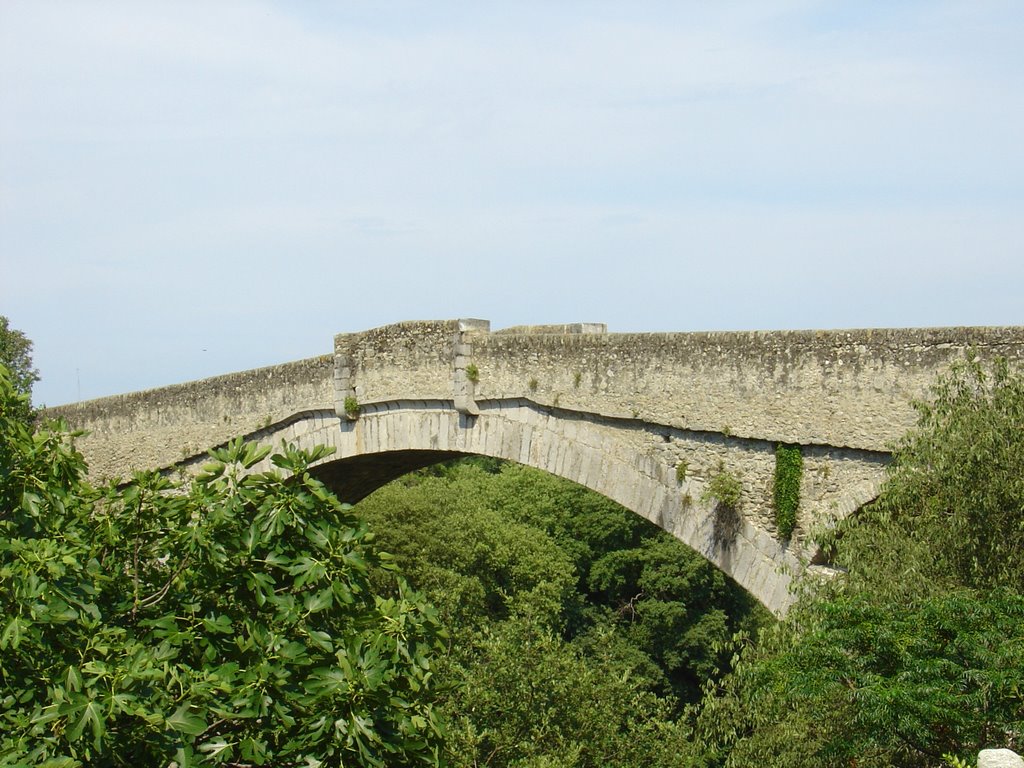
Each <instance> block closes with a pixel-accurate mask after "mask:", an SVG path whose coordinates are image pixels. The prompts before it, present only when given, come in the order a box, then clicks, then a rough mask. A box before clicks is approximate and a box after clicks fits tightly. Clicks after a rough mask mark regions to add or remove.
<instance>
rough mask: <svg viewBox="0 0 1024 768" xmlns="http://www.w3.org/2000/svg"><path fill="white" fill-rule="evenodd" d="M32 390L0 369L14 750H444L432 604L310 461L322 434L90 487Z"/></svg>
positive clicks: (5, 676)
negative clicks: (34, 423) (33, 422)
mask: <svg viewBox="0 0 1024 768" xmlns="http://www.w3.org/2000/svg"><path fill="white" fill-rule="evenodd" d="M24 402H25V396H24V395H19V394H18V393H17V392H16V391H15V386H14V383H13V382H12V379H11V376H10V374H9V373H8V372H7V370H6V369H5V368H2V367H0V432H2V443H0V580H2V584H0V765H11V766H13V765H19V766H20V765H47V766H77V765H85V764H93V763H103V764H106V765H169V764H171V763H172V761H173V762H174V763H176V764H177V765H178V766H179V767H181V768H184V766H189V765H225V766H241V765H271V764H272V765H324V766H329V765H335V766H337V765H342V764H344V765H353V764H355V765H372V766H384V765H387V766H406V765H436V764H437V763H438V761H439V749H440V746H439V745H440V743H441V732H440V728H439V724H438V721H437V718H436V715H435V712H434V708H433V704H432V698H433V696H434V694H435V690H436V682H435V678H434V673H433V670H432V663H431V659H432V656H433V655H434V653H435V652H436V651H437V650H438V649H439V647H440V640H441V639H442V636H441V634H440V628H439V626H438V623H437V619H436V616H435V613H434V611H433V609H432V608H431V607H430V606H429V605H427V604H426V603H425V602H424V601H423V599H422V598H421V597H420V596H419V595H418V594H416V593H415V592H413V591H411V590H409V589H408V588H407V587H406V586H405V584H404V582H403V580H402V579H401V578H400V577H399V576H398V575H397V573H395V572H394V570H393V568H392V566H390V564H389V561H388V559H387V556H386V555H384V554H383V553H380V552H379V551H377V550H376V549H375V548H374V546H373V544H372V535H371V534H370V533H369V532H368V531H367V528H366V526H365V524H364V523H362V522H361V521H360V520H359V519H358V518H357V517H356V516H355V515H354V514H353V512H352V511H351V509H349V508H348V507H347V506H346V505H343V504H341V503H340V502H339V501H338V500H337V498H335V497H334V496H333V495H332V494H331V493H330V492H329V491H328V490H327V489H326V488H325V487H324V486H323V485H322V484H321V483H320V482H318V481H317V480H315V479H314V478H312V477H311V476H310V474H309V472H308V471H307V467H308V465H309V464H310V462H312V461H315V460H316V459H318V458H322V457H323V456H324V455H326V453H327V449H322V448H321V449H316V450H314V451H313V452H311V453H303V452H299V451H296V450H293V449H290V448H285V449H283V450H282V451H281V452H279V453H276V454H275V455H273V456H272V457H271V458H272V461H273V463H274V464H275V465H276V467H277V468H278V469H276V470H274V471H269V472H260V473H253V472H251V468H252V467H253V466H254V465H255V463H256V462H257V461H259V460H261V459H262V458H263V457H265V456H266V454H267V453H268V452H267V451H266V450H261V449H257V448H256V447H254V446H253V445H250V444H245V443H242V442H241V441H237V442H233V443H231V444H230V445H229V446H227V447H225V448H223V449H219V450H216V451H214V452H212V460H211V461H210V463H208V464H207V465H206V466H205V467H203V469H202V473H201V474H200V475H199V476H198V477H197V478H195V479H194V480H192V481H190V482H181V483H178V482H173V481H171V480H169V479H167V478H165V477H162V476H160V475H158V474H152V473H150V474H140V475H136V476H134V477H133V478H132V479H131V480H130V481H129V482H128V483H126V484H124V485H120V486H119V485H109V486H105V487H102V488H94V487H92V486H91V485H90V484H89V483H88V482H86V480H85V479H84V473H85V465H84V463H83V461H82V458H81V456H80V455H79V454H77V453H76V452H75V450H74V448H73V445H72V441H71V437H70V436H69V435H68V433H67V432H66V431H64V430H63V428H62V427H61V426H60V425H51V426H48V427H45V428H43V429H41V430H40V431H38V432H35V433H33V432H32V431H31V430H30V429H29V427H28V426H27V425H26V424H25V423H24V422H22V421H20V420H19V418H18V415H17V414H18V413H19V408H20V407H21V404H23V403H24ZM371 567H373V568H375V569H376V570H377V571H378V572H381V571H382V570H383V571H386V572H389V573H390V574H391V576H392V578H393V590H391V594H390V595H389V596H388V597H382V596H379V595H375V594H374V593H373V591H372V589H371V585H370V581H369V578H368V571H369V569H370V568H371ZM388 569H390V570H388Z"/></svg>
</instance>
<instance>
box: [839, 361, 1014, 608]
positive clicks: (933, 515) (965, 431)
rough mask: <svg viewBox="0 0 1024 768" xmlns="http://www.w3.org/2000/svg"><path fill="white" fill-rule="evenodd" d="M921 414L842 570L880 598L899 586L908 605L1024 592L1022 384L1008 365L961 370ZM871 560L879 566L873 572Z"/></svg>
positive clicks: (858, 525)
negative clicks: (941, 594) (960, 591)
mask: <svg viewBox="0 0 1024 768" xmlns="http://www.w3.org/2000/svg"><path fill="white" fill-rule="evenodd" d="M918 411H919V416H920V419H919V424H918V427H917V428H916V429H915V430H913V431H912V432H911V433H910V434H908V435H907V437H906V438H905V439H904V440H903V441H902V442H901V443H900V445H899V446H898V450H897V452H896V457H895V462H894V464H893V467H892V472H891V473H890V477H889V479H888V481H887V483H886V487H885V492H884V494H883V495H882V497H881V498H880V499H879V501H878V503H877V504H875V505H874V506H873V507H872V508H871V509H870V510H868V514H866V515H864V516H862V517H861V518H859V519H858V520H855V521H852V522H851V524H850V525H848V526H847V527H846V529H845V530H844V532H843V538H844V539H846V540H847V543H845V545H844V549H843V553H845V554H844V555H841V557H843V560H842V564H843V565H844V566H846V567H848V568H851V569H852V570H853V571H855V572H856V574H857V577H858V578H859V579H864V580H866V581H870V582H871V583H872V585H873V588H875V589H877V590H882V591H888V590H889V589H891V588H890V587H887V586H886V584H887V583H889V582H898V583H899V585H900V592H901V593H903V594H905V595H910V594H915V593H916V594H931V593H935V592H936V591H941V590H945V589H948V588H955V587H957V586H965V587H971V588H977V589H989V588H992V587H994V586H998V585H1005V586H1011V587H1013V588H1014V589H1016V590H1017V591H1018V592H1024V558H1021V556H1020V553H1021V552H1022V551H1024V430H1022V429H1021V425H1022V424H1024V375H1022V374H1021V373H1020V372H1013V371H1011V370H1010V368H1009V367H1008V365H1007V364H1006V362H1005V361H1000V362H997V363H996V364H995V365H993V366H991V368H990V369H985V368H983V367H982V366H980V365H979V364H977V363H963V364H961V365H959V366H957V367H955V368H954V369H953V371H952V372H951V373H950V375H949V376H947V377H945V378H943V379H942V381H941V382H940V383H939V384H938V386H937V387H936V389H935V398H934V401H933V402H931V403H921V404H918ZM877 527H881V528H884V529H885V530H886V536H885V537H884V538H881V539H880V538H879V537H878V536H876V535H874V530H875V529H876V528H877ZM869 550H872V551H874V552H876V553H877V554H876V555H874V560H875V561H876V562H875V563H874V567H873V568H870V569H865V568H862V567H861V566H860V564H859V563H860V562H863V561H864V559H863V555H864V554H865V553H867V552H868V551H869Z"/></svg>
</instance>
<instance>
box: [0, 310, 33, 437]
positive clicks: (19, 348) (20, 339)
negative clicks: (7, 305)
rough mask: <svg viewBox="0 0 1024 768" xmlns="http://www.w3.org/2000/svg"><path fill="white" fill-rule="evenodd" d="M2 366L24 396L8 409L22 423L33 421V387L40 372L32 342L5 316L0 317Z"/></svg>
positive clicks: (16, 388)
mask: <svg viewBox="0 0 1024 768" xmlns="http://www.w3.org/2000/svg"><path fill="white" fill-rule="evenodd" d="M0 365H2V366H4V367H6V368H7V375H8V377H9V380H10V384H11V386H12V387H13V389H14V391H15V392H16V393H17V394H19V395H23V396H24V397H23V398H22V399H19V400H17V401H16V402H15V401H12V402H9V403H8V405H7V407H8V408H13V409H14V410H13V413H14V415H16V416H17V417H18V418H20V419H21V420H22V421H25V422H29V421H31V420H32V418H33V415H32V414H33V411H32V406H31V398H32V385H33V384H35V382H37V381H39V372H38V371H37V370H36V369H35V368H34V367H33V366H32V342H31V341H30V340H29V339H28V337H27V336H25V334H24V333H22V332H21V331H18V330H15V329H14V328H11V326H10V322H9V321H8V319H7V318H6V317H4V316H3V315H0Z"/></svg>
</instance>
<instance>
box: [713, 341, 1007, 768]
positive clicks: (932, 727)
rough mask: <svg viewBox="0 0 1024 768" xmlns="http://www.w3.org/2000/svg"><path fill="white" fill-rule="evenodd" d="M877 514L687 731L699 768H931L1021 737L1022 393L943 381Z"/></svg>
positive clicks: (970, 374)
mask: <svg viewBox="0 0 1024 768" xmlns="http://www.w3.org/2000/svg"><path fill="white" fill-rule="evenodd" d="M918 408H919V412H920V420H919V423H918V426H917V428H916V429H914V430H913V431H911V432H910V433H909V434H908V435H907V437H906V438H905V439H904V440H903V441H901V443H900V444H899V446H898V447H897V450H896V454H895V460H894V462H893V464H892V465H891V467H890V471H889V475H888V478H887V481H886V484H885V486H884V488H883V491H882V494H881V496H880V498H879V499H878V501H877V502H876V503H875V504H873V505H871V506H870V507H869V508H868V509H866V510H865V511H864V512H863V514H861V515H860V516H858V517H856V518H854V519H851V520H849V521H846V522H845V523H844V524H842V525H841V526H840V527H839V531H838V535H837V536H836V539H835V541H834V547H835V560H836V562H837V564H839V565H842V566H844V568H845V569H846V570H847V573H848V575H847V576H846V577H843V578H838V579H836V580H834V581H832V582H830V583H826V584H824V585H820V586H819V587H818V588H816V589H815V588H809V589H808V590H807V592H806V594H805V595H804V596H803V598H802V599H801V601H800V602H799V603H798V604H797V605H796V606H795V607H794V609H792V611H791V613H790V615H789V616H788V618H787V621H786V622H785V623H784V624H782V625H780V626H779V627H778V628H777V629H775V630H773V631H771V632H769V633H767V634H766V635H765V636H763V637H762V638H761V639H760V643H759V644H758V645H757V646H752V645H748V646H746V647H745V648H743V649H742V650H741V651H740V652H739V654H738V659H737V662H736V664H735V668H734V672H733V673H732V674H731V675H730V676H728V677H727V678H726V679H725V680H724V681H723V682H722V683H721V684H719V685H715V686H710V687H709V689H708V691H707V695H706V696H705V699H704V700H703V702H702V703H701V708H700V711H699V715H698V718H697V737H698V739H699V740H700V741H701V742H702V744H703V763H700V764H702V765H714V766H720V765H724V766H745V765H753V764H758V765H765V766H787V768H788V767H790V766H795V767H797V768H799V766H808V768H809V767H810V766H818V765H835V766H852V765H857V766H859V767H860V768H871V767H874V766H877V767H878V768H882V767H883V766H899V767H903V768H918V767H920V768H925V767H928V768H931V767H932V766H935V765H939V764H940V761H941V759H942V757H943V756H944V755H947V754H948V755H952V756H955V757H959V758H961V759H966V758H972V757H973V755H975V754H977V752H978V749H979V748H980V747H984V746H1017V747H1019V744H1014V739H1019V738H1020V734H1021V733H1024V563H1022V560H1021V558H1020V552H1021V547H1022V546H1024V480H1022V477H1024V429H1022V425H1024V376H1022V375H1021V374H1020V373H1016V372H1014V371H1012V370H1011V369H1010V368H1009V366H1008V365H1007V364H1006V363H1005V362H1003V361H999V362H996V363H995V364H994V365H993V366H991V367H990V368H984V367H982V366H981V365H979V364H977V363H964V364H961V365H958V366H955V367H954V368H953V369H952V370H951V371H950V373H949V374H948V375H947V376H945V377H944V378H943V379H942V380H941V381H940V382H939V383H938V385H937V386H936V388H935V391H934V399H933V401H932V402H930V403H922V404H920V405H919V406H918Z"/></svg>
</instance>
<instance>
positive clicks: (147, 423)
mask: <svg viewBox="0 0 1024 768" xmlns="http://www.w3.org/2000/svg"><path fill="white" fill-rule="evenodd" d="M334 342H335V344H334V356H333V358H332V357H331V356H327V355H325V356H323V357H319V358H313V359H311V360H302V361H299V362H296V363H289V364H286V365H280V366H274V367H272V368H264V369H260V370H256V371H246V372H243V373H236V374H229V375H227V376H221V377H217V378H214V379H207V380H204V381H199V382H192V383H189V384H179V385H175V386H171V387H167V388H164V389H160V390H152V391H149V392H140V393H136V394H131V395H121V396H118V397H113V398H105V399H103V400H95V401H91V402H87V403H78V404H75V405H70V406H64V407H62V408H57V409H53V410H52V411H51V412H50V413H49V415H51V416H62V417H64V418H65V419H66V420H67V421H68V422H69V424H70V425H71V426H72V427H74V428H78V429H85V430H88V431H89V435H88V436H87V437H84V438H81V439H80V440H79V443H78V445H79V448H80V449H81V450H82V451H83V453H85V455H86V457H87V459H88V460H89V462H90V466H91V469H92V472H93V473H94V474H96V475H100V476H112V475H121V476H123V475H126V474H127V473H129V472H130V471H132V470H134V469H144V468H164V467H170V466H172V465H178V466H184V467H188V466H194V465H196V464H197V463H199V462H200V461H201V460H202V457H203V455H204V454H205V453H206V451H207V450H208V449H209V448H210V447H212V446H214V445H217V444H220V443H223V442H225V441H227V440H228V439H230V438H232V437H235V436H237V435H245V436H247V437H248V438H249V439H253V440H257V441H261V442H264V443H268V444H271V445H275V446H276V445H280V443H281V441H282V440H285V441H289V442H294V443H296V444H298V445H300V446H306V447H312V446H313V445H315V444H318V443H323V444H327V445H331V446H335V447H336V448H337V454H336V455H335V456H333V457H331V458H330V460H329V461H326V462H324V463H323V466H322V467H320V469H319V470H318V471H320V472H321V473H322V474H323V476H324V477H325V478H327V479H329V480H330V482H331V483H332V484H334V485H335V486H336V487H337V488H338V490H339V492H340V493H341V494H342V495H343V497H344V498H346V499H347V500H350V501H357V500H358V499H359V498H362V497H363V496H365V495H366V494H367V493H369V492H371V491H372V490H374V489H375V488H377V487H379V486H380V485H382V484H383V483H385V482H387V481H388V480H391V479H393V478H394V477H397V476H398V475H400V474H402V473H403V472H406V471H411V470H412V469H415V468H418V467H420V466H425V465H426V464H430V463H433V462H435V461H441V460H444V459H446V458H450V457H452V456H454V455H459V454H472V453H476V454H483V455H488V456H495V457H498V458H502V459H508V460H511V461H518V462H520V463H523V464H528V465H530V466H534V467H537V468H540V469H543V470H545V471H548V472H551V473H553V474H556V475H560V476H562V477H567V478H568V479H570V480H573V481H575V482H578V483H580V484H582V485H585V486H587V487H589V488H591V489H593V490H595V491H597V492H599V493H602V494H604V495H606V496H608V497H609V498H612V499H614V500H615V501H618V502H619V503H621V504H623V505H624V506H626V507H628V508H629V509H632V510H633V511H634V512H636V513H637V514H640V515H643V516H644V517H647V518H648V519H650V520H651V521H653V522H654V523H656V524H657V525H659V526H661V527H662V528H664V529H665V530H667V531H669V532H671V533H672V534H673V535H675V536H677V537H678V538H679V539H681V540H682V541H684V542H686V543H687V544H689V545H690V546H691V547H693V548H694V549H695V550H696V551H698V552H700V553H701V554H702V555H704V556H705V557H706V558H707V559H708V560H710V561H711V562H713V563H715V564H716V565H717V566H718V567H719V568H721V569H722V570H723V571H724V572H725V573H727V574H728V575H730V576H732V577H733V578H734V579H736V580H737V581H738V582H739V583H740V584H741V585H743V586H744V587H746V588H747V589H748V590H750V591H751V593H753V594H754V595H755V596H757V597H758V599H760V600H761V601H762V602H764V603H765V604H766V605H767V606H769V607H770V608H772V609H773V610H775V611H777V612H782V611H784V610H785V608H786V606H787V605H788V603H789V601H790V599H791V598H790V596H789V593H788V585H789V583H790V581H791V579H792V578H793V576H794V575H795V574H796V573H799V572H800V571H801V570H802V569H803V567H804V565H803V564H804V563H805V562H807V561H809V560H812V559H813V558H814V555H815V552H814V550H813V547H812V545H811V543H810V541H811V538H810V536H809V533H810V532H811V531H813V530H815V529H816V528H818V527H820V526H830V525H833V524H834V523H835V521H837V520H839V519H842V518H844V517H846V516H847V515H849V514H851V513H853V512H854V511H856V510H857V509H859V508H860V507H861V506H863V504H864V503H866V502H868V501H870V500H871V499H872V498H874V497H875V496H876V495H877V493H878V490H879V487H880V484H881V481H882V478H883V474H884V468H885V464H886V462H887V461H888V452H887V451H888V448H889V446H890V445H891V443H892V442H893V441H895V440H896V439H897V438H898V437H899V436H900V435H901V434H902V433H903V432H904V431H905V430H906V428H907V427H908V426H910V425H911V424H912V423H913V421H914V418H915V413H914V411H913V408H912V407H911V404H910V401H911V400H912V399H915V398H923V397H925V396H926V395H927V393H928V387H929V386H930V385H931V384H932V383H933V382H934V381H935V379H936V377H937V376H938V375H939V374H940V373H942V372H943V371H945V370H947V368H948V366H949V365H950V363H952V362H953V361H955V360H958V359H962V358H964V357H965V356H967V355H971V356H978V357H981V358H991V357H993V356H995V355H1001V356H1004V357H1007V358H1009V359H1011V360H1012V361H1015V362H1016V363H1021V362H1022V361H1024V328H945V329H910V330H873V331H800V332H795V331H785V332H754V333H693V334H682V333H658V334H609V333H606V332H605V328H604V326H602V325H600V324H576V325H565V326H532V327H520V328H516V329H510V330H509V331H504V332H496V333H491V332H490V324H489V323H488V322H487V321H486V320H450V321H429V322H410V323H398V324H395V325H390V326H385V327H383V328H377V329H374V330H372V331H366V332H363V333H348V334H339V335H338V336H336V337H335V340H334ZM470 365H472V366H473V369H475V370H473V369H470V368H469V366H470ZM470 370H473V375H472V379H473V380H471V377H470V373H469V371H470ZM347 397H354V398H356V400H357V401H358V403H359V406H360V413H359V414H358V415H357V416H353V415H351V414H346V413H345V411H344V400H345V398H347ZM778 442H787V443H793V444H797V445H800V446H801V449H802V451H803V454H804V473H803V478H802V484H801V491H800V510H799V515H798V525H797V529H796V531H795V533H794V535H793V537H792V539H791V540H789V541H780V540H779V538H778V536H777V533H776V530H775V524H774V521H773V512H772V482H773V474H774V466H775V456H774V451H775V446H776V444H777V443H778ZM682 464H685V466H686V472H685V473H684V474H683V476H682V477H679V476H677V471H676V470H677V467H679V466H680V465H682ZM722 471H728V472H730V473H732V474H733V475H735V476H736V477H737V478H738V479H739V481H740V484H741V498H740V503H739V505H738V508H737V509H736V510H735V514H731V515H730V516H728V519H726V517H723V515H722V514H721V512H722V511H721V510H719V509H716V506H715V502H714V500H712V499H708V498H707V493H706V492H707V489H708V487H709V484H710V482H711V480H712V479H713V478H714V477H715V475H717V474H718V473H720V472H722ZM815 562H816V564H819V565H827V564H824V563H817V561H815ZM822 570H827V569H826V568H822Z"/></svg>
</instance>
